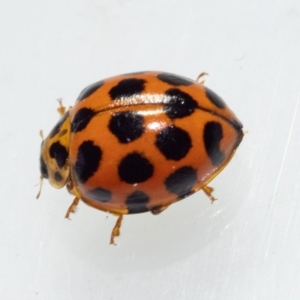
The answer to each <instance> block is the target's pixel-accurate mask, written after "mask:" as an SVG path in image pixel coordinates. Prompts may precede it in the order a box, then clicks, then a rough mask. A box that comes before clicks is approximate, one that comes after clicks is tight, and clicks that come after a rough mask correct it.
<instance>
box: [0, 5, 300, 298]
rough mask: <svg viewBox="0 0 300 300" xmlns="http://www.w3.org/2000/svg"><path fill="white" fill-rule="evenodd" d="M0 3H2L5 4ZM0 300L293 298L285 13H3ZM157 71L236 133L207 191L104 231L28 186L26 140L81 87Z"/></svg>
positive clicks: (291, 125) (299, 15) (35, 146)
mask: <svg viewBox="0 0 300 300" xmlns="http://www.w3.org/2000/svg"><path fill="white" fill-rule="evenodd" d="M4 3H5V5H4ZM0 18H1V27H0V34H1V47H0V62H1V64H0V82H1V99H2V100H1V110H0V126H1V131H0V186H1V211H0V220H1V226H0V245H1V247H0V298H1V299H5V300H6V299H14V300H15V299H45V300H46V299H47V300H48V299H63V300H64V299H72V300H73V299H105V300H112V299H113V300H119V299H122V300H127V299H128V300H129V299H130V300H132V299H146V300H148V299H156V300H158V299H209V300H215V299H222V300H227V299H228V300H229V299H230V300H231V299H236V300H238V299H246V300H247V299H255V300H256V299H263V300H266V299H276V300H277V299H278V300H285V299H288V300H289V299H300V251H299V248H300V201H299V197H300V185H299V180H300V151H299V148H300V138H299V137H300V112H299V110H300V108H299V97H300V2H299V0H249V1H238V0H228V1H222V0H212V1H207V0H184V1H171V0H168V1H162V0H161V1H154V0H152V1H150V0H149V1H138V0H119V1H116V0H106V1H83V0H72V1H62V0H52V1H34V0H31V1H21V0H16V1H6V2H4V1H2V3H1V9H0ZM140 70H163V71H169V72H173V73H177V74H181V75H184V76H187V77H190V78H196V77H197V75H198V74H199V73H200V72H202V71H207V72H209V74H210V77H209V78H208V80H207V82H206V85H207V86H208V87H210V88H211V89H213V90H214V91H216V92H217V93H218V94H219V95H221V96H222V97H223V98H224V99H225V100H226V102H227V103H228V104H229V106H230V107H231V108H232V109H233V110H234V112H235V113H236V114H237V116H238V117H239V118H240V120H241V121H242V122H243V124H244V126H245V129H247V130H248V131H249V133H248V134H247V135H246V136H245V138H244V141H243V142H242V144H241V146H240V148H239V149H238V151H237V153H236V155H235V157H234V158H233V160H232V162H231V163H230V164H229V165H228V167H227V168H226V169H225V170H224V171H223V172H222V173H221V174H220V175H219V176H218V177H217V178H216V179H215V180H214V181H213V182H212V184H211V185H212V186H213V187H214V188H215V193H214V195H215V196H216V197H217V198H218V199H219V200H218V201H217V202H215V203H214V204H213V205H211V204H210V201H209V200H208V199H207V197H206V196H205V195H204V194H203V193H202V192H199V193H197V194H195V195H193V196H192V197H190V198H188V199H186V200H184V201H182V202H180V203H178V204H176V205H173V206H172V207H170V208H169V209H167V210H166V211H165V212H164V213H162V214H161V215H159V216H152V215H151V214H141V215H134V216H127V217H125V220H124V224H123V227H122V235H121V237H120V238H118V239H117V240H116V241H117V243H118V246H116V247H114V246H109V245H108V241H109V236H110V232H111V229H112V227H113V225H114V223H115V217H114V216H110V215H107V214H105V213H102V212H100V211H97V210H94V209H92V208H89V207H87V206H86V205H84V204H83V203H81V204H80V205H79V208H78V210H77V213H76V214H75V215H72V220H71V221H68V220H66V219H64V214H65V212H66V209H67V208H68V206H69V205H70V203H71V201H72V197H71V196H70V195H68V193H67V192H66V191H65V190H55V189H53V188H51V187H50V186H49V184H48V183H47V182H45V184H44V188H43V191H42V196H41V198H40V199H39V200H35V195H36V193H37V190H38V186H37V184H38V182H39V166H38V158H39V148H40V143H41V139H40V137H39V135H38V132H39V130H40V129H43V130H44V132H45V133H48V132H49V130H51V128H52V127H53V126H54V124H55V123H56V121H57V120H58V114H57V113H56V111H55V109H56V107H57V102H56V99H57V98H59V97H63V99H64V103H65V104H66V105H72V104H73V103H74V100H75V99H76V97H77V96H78V94H79V92H80V91H81V90H82V89H83V88H84V87H85V86H86V85H88V84H90V83H92V82H94V81H97V80H100V79H102V78H105V77H109V76H112V75H116V74H120V73H126V72H132V71H140Z"/></svg>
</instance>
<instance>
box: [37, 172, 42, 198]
mask: <svg viewBox="0 0 300 300" xmlns="http://www.w3.org/2000/svg"><path fill="white" fill-rule="evenodd" d="M42 186H43V177H42V176H41V177H40V188H39V191H38V193H37V195H36V199H39V197H40V195H41V192H42Z"/></svg>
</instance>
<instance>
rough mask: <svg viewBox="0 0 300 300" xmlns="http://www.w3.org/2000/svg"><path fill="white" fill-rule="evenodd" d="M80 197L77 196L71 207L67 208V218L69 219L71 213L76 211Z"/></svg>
mask: <svg viewBox="0 0 300 300" xmlns="http://www.w3.org/2000/svg"><path fill="white" fill-rule="evenodd" d="M79 200H80V198H78V197H75V199H74V200H73V202H72V204H71V205H70V207H69V209H68V210H67V213H66V215H65V218H67V219H69V216H70V213H74V212H75V208H76V206H77V205H78V203H79Z"/></svg>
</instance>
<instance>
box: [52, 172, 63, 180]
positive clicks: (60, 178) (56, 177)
mask: <svg viewBox="0 0 300 300" xmlns="http://www.w3.org/2000/svg"><path fill="white" fill-rule="evenodd" d="M54 179H55V181H57V182H60V181H62V180H63V177H62V176H61V174H60V173H59V172H58V171H56V172H54Z"/></svg>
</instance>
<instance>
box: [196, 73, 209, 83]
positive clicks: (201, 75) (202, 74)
mask: <svg viewBox="0 0 300 300" xmlns="http://www.w3.org/2000/svg"><path fill="white" fill-rule="evenodd" d="M205 76H208V73H206V72H202V73H201V74H199V75H198V77H197V79H196V81H197V82H199V83H200V84H203V85H204V84H205V79H203V77H205ZM200 79H201V81H200Z"/></svg>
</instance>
